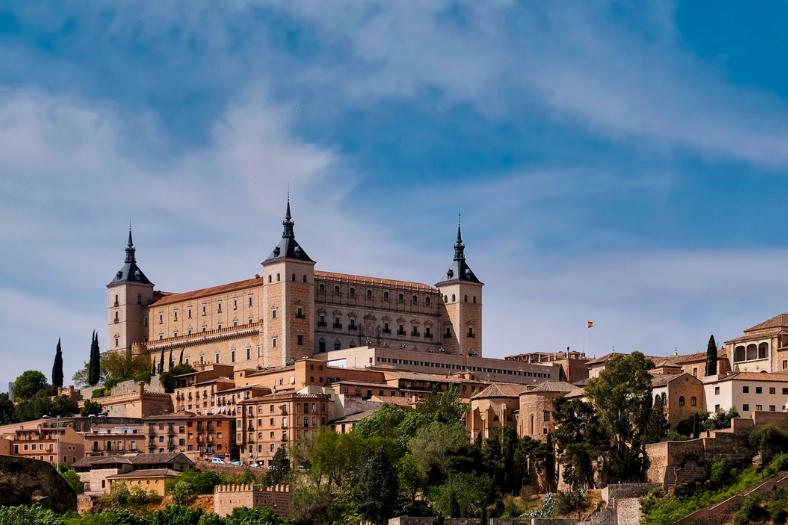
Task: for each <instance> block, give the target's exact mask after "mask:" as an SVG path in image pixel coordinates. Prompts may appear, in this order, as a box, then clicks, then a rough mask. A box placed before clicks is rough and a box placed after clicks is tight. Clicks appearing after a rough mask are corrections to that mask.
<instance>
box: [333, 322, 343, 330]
mask: <svg viewBox="0 0 788 525" xmlns="http://www.w3.org/2000/svg"><path fill="white" fill-rule="evenodd" d="M331 327H332V328H337V329H339V328H342V323H334V324H332V325H331Z"/></svg>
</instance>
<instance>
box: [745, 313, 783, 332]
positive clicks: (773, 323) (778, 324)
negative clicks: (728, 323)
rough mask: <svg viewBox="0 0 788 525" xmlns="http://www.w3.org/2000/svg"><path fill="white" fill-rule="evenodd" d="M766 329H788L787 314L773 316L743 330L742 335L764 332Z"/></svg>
mask: <svg viewBox="0 0 788 525" xmlns="http://www.w3.org/2000/svg"><path fill="white" fill-rule="evenodd" d="M768 328H788V314H778V315H775V316H774V317H772V318H771V319H767V320H766V321H763V322H762V323H758V324H756V325H755V326H751V327H749V328H747V329H746V330H744V333H747V332H755V331H756V330H766V329H768Z"/></svg>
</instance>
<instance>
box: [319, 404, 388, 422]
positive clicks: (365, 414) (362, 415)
mask: <svg viewBox="0 0 788 525" xmlns="http://www.w3.org/2000/svg"><path fill="white" fill-rule="evenodd" d="M378 409H379V407H378V408H373V409H371V410H364V411H363V412H357V413H355V414H350V415H348V416H343V417H340V418H339V419H335V420H333V421H329V423H331V424H332V425H335V424H337V423H355V422H356V421H361V420H362V419H365V418H367V417H369V416H371V415H372V414H374V413H375V412H377V411H378Z"/></svg>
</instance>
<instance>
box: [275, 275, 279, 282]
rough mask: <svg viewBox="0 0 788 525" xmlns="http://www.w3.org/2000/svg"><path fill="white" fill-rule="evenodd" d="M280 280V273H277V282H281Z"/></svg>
mask: <svg viewBox="0 0 788 525" xmlns="http://www.w3.org/2000/svg"><path fill="white" fill-rule="evenodd" d="M279 281H280V275H279V274H276V282H279Z"/></svg>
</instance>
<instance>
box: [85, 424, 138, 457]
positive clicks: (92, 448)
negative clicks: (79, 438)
mask: <svg viewBox="0 0 788 525" xmlns="http://www.w3.org/2000/svg"><path fill="white" fill-rule="evenodd" d="M144 428H145V427H144V426H143V425H142V422H140V423H139V424H135V425H113V424H102V425H93V426H92V427H91V428H90V430H88V431H86V432H84V433H83V436H84V439H85V455H87V456H112V455H117V454H129V453H131V454H136V453H138V452H143V451H144V450H145V431H144Z"/></svg>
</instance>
